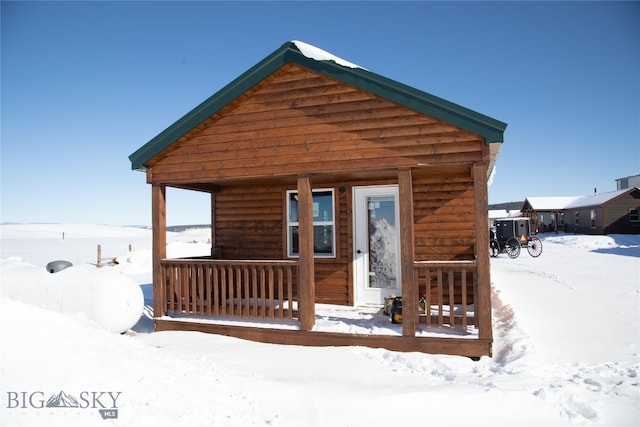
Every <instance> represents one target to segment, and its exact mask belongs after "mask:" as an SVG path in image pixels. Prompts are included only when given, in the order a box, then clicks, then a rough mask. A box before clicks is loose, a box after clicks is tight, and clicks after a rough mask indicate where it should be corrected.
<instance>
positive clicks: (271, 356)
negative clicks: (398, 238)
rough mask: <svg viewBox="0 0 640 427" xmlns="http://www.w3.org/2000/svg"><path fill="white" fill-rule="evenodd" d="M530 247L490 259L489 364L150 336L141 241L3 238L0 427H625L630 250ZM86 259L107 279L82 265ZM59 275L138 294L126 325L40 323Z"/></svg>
mask: <svg viewBox="0 0 640 427" xmlns="http://www.w3.org/2000/svg"><path fill="white" fill-rule="evenodd" d="M63 233H64V239H63ZM208 233H209V230H207V229H196V230H187V231H185V232H182V233H168V238H167V242H168V248H167V251H168V255H169V256H171V257H174V256H188V255H202V254H206V253H208V251H209V244H208ZM542 239H543V245H544V251H543V253H542V255H541V256H540V257H539V258H531V257H530V256H529V255H528V254H527V253H526V252H522V253H521V255H520V257H519V258H517V259H515V260H513V259H510V258H508V257H507V256H506V255H500V256H499V257H498V258H495V259H492V260H491V263H492V266H491V273H492V282H493V294H494V295H493V297H494V298H493V305H494V313H493V317H494V321H493V324H494V338H495V342H494V357H493V358H488V357H484V358H482V359H481V360H480V361H477V362H474V361H472V360H470V359H467V358H463V357H454V356H442V355H428V354H420V353H398V352H391V351H387V350H382V349H369V348H364V347H342V348H307V347H297V346H280V345H268V344H261V343H254V342H247V341H243V340H238V339H234V338H228V337H221V336H215V335H207V334H202V333H194V332H161V333H153V332H152V324H151V321H150V319H149V316H150V307H149V305H150V300H149V299H150V297H151V292H150V291H151V289H150V285H149V284H150V283H151V250H150V247H151V231H150V230H146V229H140V228H127V227H110V226H98V225H60V224H44V225H42V224H40V225H35V224H24V225H10V224H5V225H1V226H0V245H1V246H0V260H1V261H0V279H1V282H0V283H1V290H2V292H1V293H2V296H1V298H0V301H1V309H0V312H1V317H0V342H1V350H0V355H1V359H0V369H1V370H0V393H1V395H0V425H2V426H3V427H4V426H40V425H41V426H94V425H95V426H104V425H116V426H147V425H148V426H175V425H189V426H251V425H265V426H389V425H411V426H413V425H425V426H575V425H580V426H582V425H586V426H638V425H640V409H639V408H640V385H639V383H640V379H639V378H638V374H639V373H640V359H639V344H640V329H639V317H640V289H639V288H640V236H638V235H634V236H621V235H616V236H576V235H562V234H560V235H544V236H542ZM98 244H101V245H102V253H103V256H105V257H107V256H108V257H111V256H117V259H118V262H119V263H118V265H116V266H113V267H104V268H102V269H97V268H95V267H93V270H92V269H91V268H90V267H89V266H88V264H95V263H96V258H97V254H96V247H97V245H98ZM129 245H131V250H130V248H129ZM56 259H64V260H68V261H71V262H72V263H73V264H74V267H71V268H70V269H68V271H74V269H75V271H77V272H78V273H75V274H77V275H78V276H84V277H86V280H87V281H90V282H92V283H93V282H94V279H95V278H96V277H98V276H97V275H98V274H107V273H98V271H102V270H105V269H109V271H110V273H108V274H111V275H118V276H120V277H119V279H117V280H116V281H120V280H122V281H126V280H133V281H135V283H137V284H139V285H140V287H141V290H142V293H143V295H144V298H145V300H144V303H145V306H144V307H143V314H142V316H141V318H140V321H139V322H138V323H137V324H136V325H135V326H133V328H132V330H131V331H129V332H128V333H127V334H123V335H121V334H118V333H114V332H110V331H109V330H107V329H105V328H104V327H103V326H101V325H100V322H98V321H96V320H95V319H92V318H91V316H88V315H87V314H86V313H73V312H69V310H64V309H60V307H53V309H52V307H49V308H43V307H45V306H46V301H47V298H48V297H47V296H46V295H42V294H41V291H42V289H47V286H46V285H47V283H48V284H49V285H50V284H51V281H53V280H58V281H61V280H62V279H60V278H57V279H54V277H55V276H58V275H60V276H59V277H64V275H63V274H64V272H65V271H67V270H63V271H62V272H60V273H54V274H50V273H47V272H46V270H45V265H46V264H47V263H48V262H49V261H52V260H56ZM68 271H67V272H68ZM49 289H50V288H49ZM17 290H20V291H21V292H18V291H17ZM39 292H40V293H39ZM54 310H56V311H54ZM322 315H323V313H322V312H321V311H320V312H319V313H318V323H322V324H325V325H326V324H327V322H325V320H326V319H324V318H322ZM332 322H334V323H335V319H332ZM351 322H353V319H351ZM365 323H366V319H363V327H365ZM333 327H335V328H336V329H342V330H344V329H345V325H340V324H334V325H333ZM349 327H351V326H349ZM49 400H51V405H56V406H54V407H47V406H46V405H47V402H48V401H49Z"/></svg>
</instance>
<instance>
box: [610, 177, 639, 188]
mask: <svg viewBox="0 0 640 427" xmlns="http://www.w3.org/2000/svg"><path fill="white" fill-rule="evenodd" d="M632 187H640V174H638V175H631V176H625V177H624V178H618V179H616V188H617V189H618V190H624V189H625V188H632Z"/></svg>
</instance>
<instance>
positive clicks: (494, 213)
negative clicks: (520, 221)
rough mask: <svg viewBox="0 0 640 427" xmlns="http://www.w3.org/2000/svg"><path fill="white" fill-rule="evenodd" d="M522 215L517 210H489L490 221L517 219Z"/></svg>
mask: <svg viewBox="0 0 640 427" xmlns="http://www.w3.org/2000/svg"><path fill="white" fill-rule="evenodd" d="M520 215H522V212H520V211H519V210H517V209H514V210H507V209H491V210H489V219H502V218H517V217H519V216H520Z"/></svg>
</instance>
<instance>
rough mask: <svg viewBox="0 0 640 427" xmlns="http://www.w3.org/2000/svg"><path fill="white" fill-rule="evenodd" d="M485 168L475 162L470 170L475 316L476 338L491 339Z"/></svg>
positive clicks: (484, 164) (485, 165)
mask: <svg viewBox="0 0 640 427" xmlns="http://www.w3.org/2000/svg"><path fill="white" fill-rule="evenodd" d="M487 168H488V166H487V164H486V163H476V164H474V165H473V170H472V173H473V183H474V192H475V201H476V206H475V208H476V263H477V269H478V304H477V313H476V316H477V319H478V338H480V339H488V340H492V339H493V331H492V329H491V269H490V267H491V264H490V260H489V217H488V212H489V211H488V209H489V207H488V200H487V199H488V195H487Z"/></svg>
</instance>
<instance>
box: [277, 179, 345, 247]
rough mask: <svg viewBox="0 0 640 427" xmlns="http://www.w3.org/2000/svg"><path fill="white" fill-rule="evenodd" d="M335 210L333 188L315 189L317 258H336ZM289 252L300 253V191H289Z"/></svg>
mask: <svg viewBox="0 0 640 427" xmlns="http://www.w3.org/2000/svg"><path fill="white" fill-rule="evenodd" d="M334 212H335V210H334V194H333V189H319V190H313V250H314V255H315V257H317V258H334V257H335V256H336V250H335V247H336V244H335V213H334ZM287 248H288V249H287V252H288V255H289V257H292V258H297V257H298V256H299V255H300V246H299V239H298V192H297V191H293V190H291V191H287Z"/></svg>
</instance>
